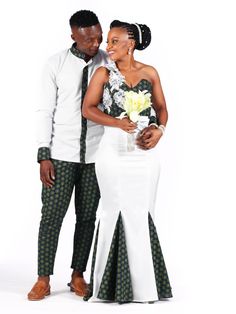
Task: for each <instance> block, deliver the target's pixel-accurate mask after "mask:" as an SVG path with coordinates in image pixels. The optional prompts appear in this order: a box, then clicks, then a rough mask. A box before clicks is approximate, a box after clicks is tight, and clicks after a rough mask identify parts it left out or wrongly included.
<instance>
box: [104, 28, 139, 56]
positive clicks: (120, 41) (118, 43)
mask: <svg viewBox="0 0 236 314" xmlns="http://www.w3.org/2000/svg"><path fill="white" fill-rule="evenodd" d="M133 47H134V40H133V39H129V36H128V33H127V31H126V30H125V29H124V28H121V27H114V28H112V29H111V30H110V31H109V33H108V36H107V47H106V50H107V52H108V55H109V57H110V59H111V60H113V61H117V60H121V59H123V58H125V57H127V56H128V51H129V49H132V50H133Z"/></svg>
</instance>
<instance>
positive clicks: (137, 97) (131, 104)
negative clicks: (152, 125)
mask: <svg viewBox="0 0 236 314" xmlns="http://www.w3.org/2000/svg"><path fill="white" fill-rule="evenodd" d="M149 107H151V94H150V93H147V91H146V90H145V91H139V92H138V93H136V92H134V91H129V92H125V100H124V109H125V111H126V113H127V115H128V116H129V118H130V120H132V121H133V122H137V121H138V118H139V113H140V112H142V111H143V110H145V109H147V108H149Z"/></svg>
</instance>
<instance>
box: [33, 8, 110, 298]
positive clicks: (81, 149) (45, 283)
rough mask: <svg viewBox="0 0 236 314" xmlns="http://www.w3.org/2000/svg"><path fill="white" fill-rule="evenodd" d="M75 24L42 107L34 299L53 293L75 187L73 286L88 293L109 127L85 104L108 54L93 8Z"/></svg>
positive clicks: (56, 59)
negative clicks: (98, 169)
mask: <svg viewBox="0 0 236 314" xmlns="http://www.w3.org/2000/svg"><path fill="white" fill-rule="evenodd" d="M70 26H71V31H72V35H71V38H72V39H73V40H74V44H73V45H72V47H71V48H70V49H67V50H64V51H62V52H61V53H58V54H56V55H55V56H53V57H51V58H50V59H49V61H48V63H47V65H46V67H45V69H44V72H43V78H42V83H43V86H42V87H43V89H42V93H41V94H42V100H41V103H40V108H39V110H38V111H37V114H38V118H39V130H38V145H39V146H38V147H39V149H38V162H39V163H40V179H41V181H42V183H43V187H42V203H43V207H42V217H41V222H40V228H39V236H38V280H37V282H36V283H35V285H34V286H33V288H32V290H31V291H30V292H29V293H28V299H29V300H31V301H32V300H41V299H43V298H44V297H45V296H47V295H49V294H50V284H49V281H50V275H52V274H53V267H54V261H55V255H56V250H57V244H58V237H59V233H60V229H61V225H62V222H63V218H64V216H65V214H66V211H67V209H68V206H69V203H70V199H71V195H72V192H73V189H74V190H75V213H76V225H75V233H74V247H73V257H72V264H71V268H72V269H73V272H72V276H71V282H70V288H71V291H74V292H75V293H76V294H77V295H79V296H84V295H86V292H87V284H86V282H85V280H84V278H83V272H84V271H85V270H86V265H87V260H88V257H89V252H90V248H91V244H92V239H93V233H94V225H95V219H96V210H97V207H98V202H99V198H100V193H99V187H98V184H97V179H96V175H95V168H94V161H95V152H96V150H97V147H98V144H99V141H100V138H101V136H102V134H103V127H102V126H100V125H96V124H94V123H92V122H91V121H87V120H86V119H85V118H83V117H82V115H81V106H82V103H83V98H84V94H85V92H86V89H87V85H88V81H89V79H90V78H91V76H92V74H93V73H94V71H95V70H96V69H97V68H98V67H99V66H101V65H103V64H105V63H106V62H107V57H106V54H105V52H103V51H101V50H99V46H100V44H101V42H102V28H101V25H100V23H99V21H98V18H97V16H96V15H95V14H94V13H93V12H91V11H88V10H81V11H78V12H76V13H75V14H74V15H73V16H72V17H71V18H70Z"/></svg>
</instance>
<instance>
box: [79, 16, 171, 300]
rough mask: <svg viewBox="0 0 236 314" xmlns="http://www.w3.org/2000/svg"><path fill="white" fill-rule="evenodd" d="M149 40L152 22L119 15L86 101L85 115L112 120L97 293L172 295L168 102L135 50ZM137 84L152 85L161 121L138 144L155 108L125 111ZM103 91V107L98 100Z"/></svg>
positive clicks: (104, 163)
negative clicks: (164, 191) (165, 137)
mask: <svg viewBox="0 0 236 314" xmlns="http://www.w3.org/2000/svg"><path fill="white" fill-rule="evenodd" d="M150 41H151V33H150V29H149V28H148V27H147V26H146V25H141V24H129V23H124V22H120V21H113V22H112V23H111V25H110V31H109V34H108V41H107V52H108V54H109V56H110V59H111V62H110V63H109V64H107V65H106V66H105V67H100V68H99V69H97V71H96V72H95V74H94V76H93V78H92V80H91V82H90V85H89V87H88V90H87V93H86V96H85V100H84V104H83V115H84V116H85V117H86V118H87V119H89V120H92V121H94V122H96V123H98V124H102V125H104V126H105V132H104V135H103V138H102V140H101V143H100V147H99V151H98V156H97V159H96V174H97V178H98V183H99V187H100V192H101V202H102V209H101V215H100V219H99V224H98V228H97V233H96V239H95V245H94V253H93V261H92V270H91V282H90V295H89V296H88V298H89V297H92V298H91V299H90V301H99V300H104V301H115V302H119V303H123V302H132V301H133V302H153V301H156V300H158V299H162V298H169V297H172V294H171V287H170V284H169V279H168V275H167V271H166V267H165V263H164V259H163V256H162V252H161V247H160V244H159V241H158V237H157V233H156V228H155V225H154V223H153V220H154V209H155V198H156V190H157V184H158V177H159V163H158V155H159V153H158V146H155V144H156V143H157V142H158V141H159V139H160V138H161V136H162V134H163V132H164V128H165V125H166V122H167V110H166V105H165V99H164V95H163V92H162V88H161V84H160V80H159V77H158V74H157V72H156V70H155V69H154V68H153V67H151V66H148V65H146V64H143V63H140V62H138V61H136V60H135V59H134V57H133V52H134V50H135V49H139V50H142V49H145V48H146V47H147V46H148V45H149V43H150ZM131 91H132V92H136V93H138V92H143V94H145V93H147V92H150V93H151V95H152V105H153V107H154V109H155V111H156V112H157V115H158V123H159V126H158V125H157V124H155V123H152V126H149V127H147V128H145V129H144V130H143V131H142V136H138V137H137V142H136V145H134V142H133V143H132V140H133V139H132V136H134V134H136V135H137V128H139V129H140V130H142V128H144V127H145V123H146V126H147V124H148V123H149V124H150V122H152V120H153V116H152V109H151V107H148V108H146V109H145V110H143V111H142V112H141V113H140V116H141V119H140V121H141V122H140V121H139V122H138V123H134V122H132V121H131V120H130V119H129V118H128V117H126V116H125V114H124V113H125V110H124V101H125V95H126V94H125V92H131ZM131 94H132V93H131ZM132 95H133V94H132ZM136 95H137V94H136ZM102 98H103V101H102V102H103V106H104V111H103V112H102V111H101V110H100V109H99V108H98V104H99V103H100V100H101V99H102ZM145 119H146V120H145ZM148 120H149V121H148ZM150 132H151V136H149V135H148V133H150Z"/></svg>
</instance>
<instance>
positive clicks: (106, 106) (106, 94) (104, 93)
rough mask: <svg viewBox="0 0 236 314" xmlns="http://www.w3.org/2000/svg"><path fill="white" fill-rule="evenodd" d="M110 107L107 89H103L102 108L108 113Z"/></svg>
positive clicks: (109, 96) (110, 100)
mask: <svg viewBox="0 0 236 314" xmlns="http://www.w3.org/2000/svg"><path fill="white" fill-rule="evenodd" d="M111 105H112V98H111V95H110V92H109V89H108V88H107V87H105V88H104V91H103V106H104V107H105V108H106V109H107V111H108V112H110V107H111Z"/></svg>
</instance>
